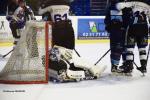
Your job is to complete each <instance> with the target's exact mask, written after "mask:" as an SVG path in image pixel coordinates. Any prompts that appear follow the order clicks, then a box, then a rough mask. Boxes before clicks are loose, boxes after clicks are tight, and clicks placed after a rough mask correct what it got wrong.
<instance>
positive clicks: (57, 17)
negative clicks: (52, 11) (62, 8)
mask: <svg viewBox="0 0 150 100" xmlns="http://www.w3.org/2000/svg"><path fill="white" fill-rule="evenodd" d="M54 20H55V22H58V21H61V20H67V14H64V15H63V16H61V15H60V14H56V15H54Z"/></svg>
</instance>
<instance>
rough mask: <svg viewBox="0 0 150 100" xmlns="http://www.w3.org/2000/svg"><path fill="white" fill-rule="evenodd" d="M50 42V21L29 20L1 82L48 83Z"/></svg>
mask: <svg viewBox="0 0 150 100" xmlns="http://www.w3.org/2000/svg"><path fill="white" fill-rule="evenodd" d="M49 43H51V25H50V24H49V23H48V22H37V21H30V22H27V23H26V27H25V29H24V30H23V31H22V33H21V38H20V40H19V42H18V43H17V45H16V47H15V48H14V50H13V52H12V54H11V56H10V58H9V60H8V62H7V63H6V65H5V67H4V68H3V70H2V71H1V72H0V83H14V84H36V83H37V84H40V83H47V82H48V49H49V48H51V47H50V44H49Z"/></svg>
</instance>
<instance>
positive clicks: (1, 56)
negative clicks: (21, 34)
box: [0, 49, 14, 58]
mask: <svg viewBox="0 0 150 100" xmlns="http://www.w3.org/2000/svg"><path fill="white" fill-rule="evenodd" d="M13 50H14V49H12V50H10V51H9V52H8V53H6V54H5V55H0V58H5V57H6V56H7V55H9V54H10V53H11V52H12V51H13Z"/></svg>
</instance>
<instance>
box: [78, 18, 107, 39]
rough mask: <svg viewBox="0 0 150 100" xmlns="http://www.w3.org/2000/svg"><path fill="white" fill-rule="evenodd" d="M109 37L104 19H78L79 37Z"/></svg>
mask: <svg viewBox="0 0 150 100" xmlns="http://www.w3.org/2000/svg"><path fill="white" fill-rule="evenodd" d="M104 38H108V33H107V32H106V31H105V25H104V19H85V18H82V19H78V39H104Z"/></svg>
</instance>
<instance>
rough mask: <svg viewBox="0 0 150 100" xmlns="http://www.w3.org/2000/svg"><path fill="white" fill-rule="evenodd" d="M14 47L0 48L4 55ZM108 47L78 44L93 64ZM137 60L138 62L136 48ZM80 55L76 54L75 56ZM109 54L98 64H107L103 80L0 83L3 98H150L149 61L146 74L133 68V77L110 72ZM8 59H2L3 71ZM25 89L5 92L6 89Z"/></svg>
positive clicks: (0, 93) (58, 99) (124, 99)
mask: <svg viewBox="0 0 150 100" xmlns="http://www.w3.org/2000/svg"><path fill="white" fill-rule="evenodd" d="M11 48H12V47H5V48H4V47H3V48H2V47H0V53H1V54H5V53H6V52H7V51H9V50H11ZM108 49H109V43H92V44H76V50H77V51H78V52H79V53H80V55H81V57H83V58H85V59H87V60H89V61H91V62H92V63H93V64H94V63H95V62H96V61H97V60H98V59H99V58H100V57H101V56H102V55H103V54H104V53H105V52H106V51H107V50H108ZM134 53H135V62H136V63H137V64H138V65H139V59H138V51H137V48H135V52H134ZM74 56H77V55H74ZM109 56H110V53H109V54H107V55H106V57H105V58H103V59H102V61H101V62H99V63H98V65H100V66H103V65H107V69H106V70H105V72H104V73H103V74H102V76H101V78H100V79H97V80H86V81H81V82H77V83H73V82H72V83H59V84H58V83H57V84H56V83H52V82H49V83H48V84H46V85H45V84H44V85H43V84H42V85H5V84H0V100H150V95H149V94H150V60H149V61H148V67H147V68H148V73H147V74H146V76H145V77H142V76H141V73H140V72H139V71H137V70H136V68H134V70H133V76H132V77H125V76H112V75H110V58H109ZM7 60H8V58H5V59H1V60H0V70H1V69H2V67H3V66H4V65H5V63H6V61H7ZM7 90H8V91H17V90H20V91H22V92H6V91H7Z"/></svg>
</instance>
